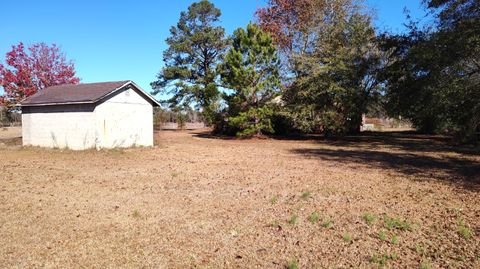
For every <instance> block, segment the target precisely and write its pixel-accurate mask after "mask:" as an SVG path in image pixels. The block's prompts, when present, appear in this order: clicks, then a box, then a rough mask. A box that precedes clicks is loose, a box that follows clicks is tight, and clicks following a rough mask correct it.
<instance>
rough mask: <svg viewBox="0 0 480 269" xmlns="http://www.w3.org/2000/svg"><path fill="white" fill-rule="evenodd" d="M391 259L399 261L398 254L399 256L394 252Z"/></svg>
mask: <svg viewBox="0 0 480 269" xmlns="http://www.w3.org/2000/svg"><path fill="white" fill-rule="evenodd" d="M390 258H391V259H392V260H394V261H395V260H397V259H398V254H397V253H396V252H393V253H392V254H391V255H390Z"/></svg>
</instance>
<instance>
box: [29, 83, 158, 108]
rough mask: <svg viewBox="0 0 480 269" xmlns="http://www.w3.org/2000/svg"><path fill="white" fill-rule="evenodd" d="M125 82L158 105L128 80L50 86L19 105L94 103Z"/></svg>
mask: <svg viewBox="0 0 480 269" xmlns="http://www.w3.org/2000/svg"><path fill="white" fill-rule="evenodd" d="M127 83H130V84H133V85H134V86H135V88H137V89H138V90H139V91H140V92H142V93H143V94H144V95H145V96H146V97H147V98H148V99H151V101H153V103H155V104H157V105H158V103H157V101H156V100H155V99H154V98H153V97H151V96H150V95H148V94H147V93H145V92H143V91H142V90H141V89H140V88H138V86H136V85H135V84H134V83H133V82H131V81H130V80H124V81H112V82H98V83H85V84H63V85H58V86H52V87H48V88H46V89H43V90H41V91H38V92H37V93H35V94H34V95H32V96H30V97H28V98H26V99H25V100H24V101H23V102H22V103H21V105H22V106H31V105H48V104H72V103H95V102H97V101H99V100H100V99H102V98H103V97H105V96H106V95H108V94H110V93H112V92H113V91H115V90H117V89H118V88H120V87H122V86H123V85H125V84H127ZM155 104H154V105H155Z"/></svg>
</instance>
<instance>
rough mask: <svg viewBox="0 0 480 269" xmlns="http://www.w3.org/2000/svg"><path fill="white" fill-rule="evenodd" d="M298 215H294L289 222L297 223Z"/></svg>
mask: <svg viewBox="0 0 480 269" xmlns="http://www.w3.org/2000/svg"><path fill="white" fill-rule="evenodd" d="M297 220H298V216H297V215H292V216H291V217H290V219H289V220H288V223H290V224H292V225H295V224H296V223H297Z"/></svg>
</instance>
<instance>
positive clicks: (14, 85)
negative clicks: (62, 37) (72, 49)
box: [0, 42, 80, 109]
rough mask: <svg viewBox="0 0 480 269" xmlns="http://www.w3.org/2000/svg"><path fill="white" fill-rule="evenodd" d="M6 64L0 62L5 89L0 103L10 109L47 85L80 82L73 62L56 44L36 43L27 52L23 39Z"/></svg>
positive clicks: (0, 76) (0, 83) (0, 97)
mask: <svg viewBox="0 0 480 269" xmlns="http://www.w3.org/2000/svg"><path fill="white" fill-rule="evenodd" d="M5 63H6V66H4V65H2V64H0V87H2V88H3V90H4V94H3V95H2V96H0V104H3V105H4V106H5V107H7V108H8V109H13V108H14V106H15V105H16V104H18V103H19V102H21V101H22V100H23V99H25V98H26V97H28V96H30V95H32V94H34V93H36V92H37V91H39V90H42V89H44V88H46V87H49V86H54V85H59V84H77V83H79V82H80V79H79V78H78V77H76V76H75V66H74V64H73V62H71V61H67V60H66V58H65V54H64V53H62V52H61V51H60V48H59V47H57V46H56V45H55V44H53V45H52V46H48V45H47V44H45V43H38V44H33V45H31V46H29V47H28V51H26V50H25V46H24V45H23V43H21V42H20V43H19V44H18V45H16V46H15V45H14V46H12V50H11V51H10V52H8V53H7V54H6V57H5Z"/></svg>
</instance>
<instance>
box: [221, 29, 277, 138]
mask: <svg viewBox="0 0 480 269" xmlns="http://www.w3.org/2000/svg"><path fill="white" fill-rule="evenodd" d="M219 69H220V72H221V77H222V82H223V85H224V87H226V88H228V89H231V90H233V93H232V94H230V95H226V96H225V100H226V101H227V104H228V112H227V120H228V125H229V126H230V127H233V128H234V129H235V131H236V133H237V135H239V136H250V135H261V134H262V133H265V132H268V133H271V132H273V129H272V125H271V121H270V117H271V115H272V109H271V108H270V106H269V105H270V103H271V101H272V99H273V98H274V97H275V96H276V95H277V93H278V91H279V86H280V78H279V60H278V56H277V51H276V48H275V45H274V44H273V40H272V38H271V36H270V35H269V34H268V33H266V32H263V31H262V30H261V29H260V27H259V26H258V25H256V24H249V25H248V26H247V29H246V30H245V29H242V28H239V29H237V30H236V31H235V32H234V34H233V44H232V47H231V48H230V50H229V51H228V52H227V53H226V55H225V57H224V60H223V63H222V64H221V66H220V68H219Z"/></svg>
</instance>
